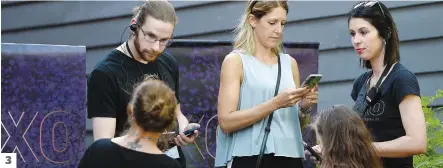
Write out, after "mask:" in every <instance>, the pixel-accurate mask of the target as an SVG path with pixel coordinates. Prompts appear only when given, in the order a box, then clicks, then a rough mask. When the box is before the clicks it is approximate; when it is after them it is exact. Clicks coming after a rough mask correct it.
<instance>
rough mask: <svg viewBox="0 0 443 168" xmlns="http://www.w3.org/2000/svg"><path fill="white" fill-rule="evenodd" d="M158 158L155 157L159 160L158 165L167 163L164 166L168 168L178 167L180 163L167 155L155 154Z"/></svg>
mask: <svg viewBox="0 0 443 168" xmlns="http://www.w3.org/2000/svg"><path fill="white" fill-rule="evenodd" d="M157 156H159V157H160V158H157V159H156V160H157V161H158V162H159V164H160V165H167V166H166V167H170V168H180V167H181V165H180V163H179V162H178V161H177V160H176V159H173V158H171V157H169V156H167V155H157Z"/></svg>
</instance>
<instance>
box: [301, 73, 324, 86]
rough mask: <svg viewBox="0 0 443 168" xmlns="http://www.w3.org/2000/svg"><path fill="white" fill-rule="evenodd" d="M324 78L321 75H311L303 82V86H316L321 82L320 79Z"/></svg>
mask: <svg viewBox="0 0 443 168" xmlns="http://www.w3.org/2000/svg"><path fill="white" fill-rule="evenodd" d="M321 78H322V76H321V75H318V74H317V75H309V77H308V78H307V79H306V80H305V81H304V82H303V84H302V87H303V86H307V87H308V88H314V87H315V85H317V84H318V83H319V82H320V79H321Z"/></svg>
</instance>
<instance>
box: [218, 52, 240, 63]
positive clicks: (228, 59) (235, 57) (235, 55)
mask: <svg viewBox="0 0 443 168" xmlns="http://www.w3.org/2000/svg"><path fill="white" fill-rule="evenodd" d="M241 62H242V58H241V52H237V51H233V52H230V53H229V54H228V55H226V56H225V58H224V60H223V64H241Z"/></svg>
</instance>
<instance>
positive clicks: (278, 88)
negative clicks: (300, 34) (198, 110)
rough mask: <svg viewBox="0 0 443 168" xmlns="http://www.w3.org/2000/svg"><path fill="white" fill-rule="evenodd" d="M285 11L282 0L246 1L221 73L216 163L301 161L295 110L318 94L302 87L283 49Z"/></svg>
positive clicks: (251, 164)
mask: <svg viewBox="0 0 443 168" xmlns="http://www.w3.org/2000/svg"><path fill="white" fill-rule="evenodd" d="M287 14H288V5H287V2H286V1H250V2H249V3H248V5H247V7H246V10H245V13H244V15H243V17H242V20H241V23H240V24H239V25H238V27H237V29H236V38H235V42H234V51H232V52H231V53H230V54H228V55H227V56H226V58H225V60H224V61H223V64H222V69H221V74H220V78H221V79H220V90H219V99H218V121H219V125H220V127H219V128H217V133H218V137H217V149H216V159H215V166H216V167H218V166H228V167H232V168H237V167H241V168H248V167H258V166H261V167H303V163H302V158H304V153H303V145H302V134H301V128H300V119H299V114H301V113H302V112H303V113H307V112H309V111H310V107H311V106H312V105H313V104H314V103H317V95H318V94H317V91H316V88H307V87H300V79H299V70H298V66H297V62H296V60H295V59H294V58H293V57H291V56H290V55H288V54H284V53H283V51H282V38H283V28H284V25H285V23H286V19H287ZM300 100H303V101H300ZM297 104H298V105H297Z"/></svg>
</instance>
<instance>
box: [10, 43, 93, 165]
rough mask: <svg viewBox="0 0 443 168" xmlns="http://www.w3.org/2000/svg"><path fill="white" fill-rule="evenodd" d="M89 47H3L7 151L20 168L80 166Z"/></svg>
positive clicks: (82, 147) (14, 45) (20, 45)
mask: <svg viewBox="0 0 443 168" xmlns="http://www.w3.org/2000/svg"><path fill="white" fill-rule="evenodd" d="M85 52H86V48H85V47H83V46H54V45H33V44H2V57H1V59H2V60H1V75H2V80H1V82H2V83H1V84H2V85H1V91H2V97H1V100H2V101H1V105H2V108H1V115H2V119H1V122H2V127H1V129H2V135H1V139H2V144H1V146H2V150H1V152H2V153H9V152H14V153H17V167H45V168H52V167H77V165H78V162H79V161H80V159H81V157H82V156H83V153H84V150H85V142H84V139H85V114H86V108H85V107H86V74H85V72H86V57H85Z"/></svg>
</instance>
